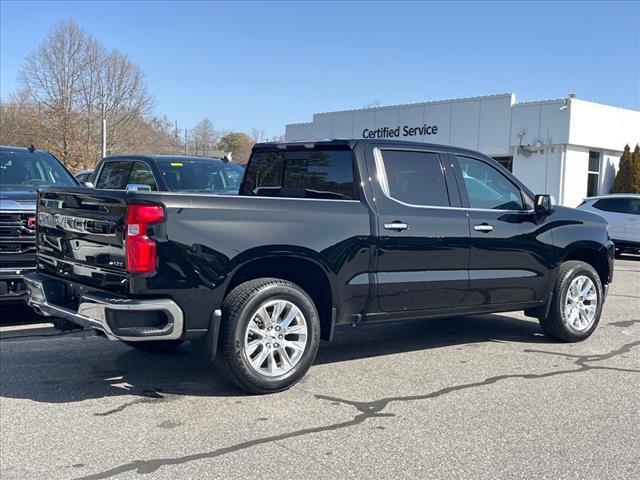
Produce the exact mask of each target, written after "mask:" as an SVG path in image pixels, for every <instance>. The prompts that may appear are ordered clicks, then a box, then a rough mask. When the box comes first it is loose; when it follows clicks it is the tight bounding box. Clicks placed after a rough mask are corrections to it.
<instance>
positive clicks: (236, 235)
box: [28, 140, 614, 393]
mask: <svg viewBox="0 0 640 480" xmlns="http://www.w3.org/2000/svg"><path fill="white" fill-rule="evenodd" d="M37 237H38V272H37V273H34V274H30V275H29V276H28V284H29V289H30V295H31V297H30V304H31V305H32V306H33V307H34V308H35V309H37V310H38V311H39V312H42V313H45V314H50V315H57V316H63V317H65V318H67V319H69V320H71V321H73V322H76V323H78V324H84V325H90V326H91V327H93V328H95V329H96V330H98V331H99V332H102V333H104V334H105V335H106V336H107V337H109V338H111V339H120V340H123V341H125V342H127V343H129V344H130V345H132V346H135V347H138V348H143V349H153V350H167V349H171V348H174V347H175V346H177V345H179V344H180V343H181V342H183V341H185V340H192V341H194V345H195V347H196V349H198V350H202V351H204V352H206V353H207V354H208V355H209V356H210V357H211V358H212V359H215V361H216V363H217V364H218V366H219V367H221V369H222V371H224V372H225V373H226V374H227V375H228V376H229V378H230V379H231V380H233V381H234V382H235V383H237V384H238V385H240V386H241V387H242V388H244V389H246V390H248V391H251V392H260V393H265V392H273V391H278V390H283V389H285V388H288V387H289V386H291V385H292V384H294V383H295V382H296V381H298V380H299V379H300V378H301V377H302V376H303V375H304V374H305V372H306V371H307V369H308V368H309V366H310V365H311V363H312V362H313V359H314V357H315V355H316V351H317V348H318V343H319V340H320V338H324V339H326V340H330V339H331V338H332V335H333V331H334V327H335V325H338V324H349V323H353V324H358V325H364V324H368V323H374V322H381V321H390V320H404V319H416V318H418V319H423V318H429V317H447V316H458V315H469V314H477V313H489V312H505V311H514V310H524V311H525V312H526V313H527V314H528V315H530V316H534V317H537V318H539V319H540V324H541V326H542V330H543V331H544V332H545V333H546V334H547V335H549V336H550V337H552V338H555V339H558V340H561V341H569V342H573V341H580V340H584V339H585V338H587V337H588V336H589V335H591V333H593V331H594V330H595V328H596V325H597V324H598V321H599V319H600V314H601V311H602V306H603V304H604V301H605V293H606V288H607V286H608V285H609V283H610V282H611V279H612V275H613V256H614V247H613V243H612V242H611V241H610V239H609V237H608V234H607V229H606V224H605V222H604V220H603V219H602V218H601V217H599V216H598V215H595V214H592V213H589V212H584V211H580V210H575V209H572V208H566V207H560V206H555V205H552V203H551V199H550V197H549V196H548V195H538V196H534V195H533V194H532V193H531V192H530V191H529V189H527V188H526V187H525V186H524V185H523V184H522V183H521V182H519V181H518V180H517V179H516V178H515V177H513V175H511V174H510V173H509V172H508V171H507V170H505V169H504V168H503V167H501V166H500V165H499V164H498V163H497V162H495V161H494V160H492V159H491V158H489V157H487V156H485V155H482V154H480V153H478V152H474V151H471V150H464V149H459V148H453V147H447V146H441V145H429V144H419V143H406V142H394V141H384V140H334V141H319V142H298V143H264V144H258V145H256V146H255V147H254V149H253V153H252V156H251V159H250V161H249V164H248V167H247V169H246V171H245V175H244V178H243V181H242V185H241V187H240V195H238V196H228V197H223V196H215V195H205V194H195V193H166V192H144V191H117V190H112V191H107V190H95V191H91V190H87V189H81V188H48V189H44V190H42V191H41V192H40V197H39V202H38V234H37ZM390 368H391V367H390Z"/></svg>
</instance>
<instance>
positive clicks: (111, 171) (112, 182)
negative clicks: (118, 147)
mask: <svg viewBox="0 0 640 480" xmlns="http://www.w3.org/2000/svg"><path fill="white" fill-rule="evenodd" d="M132 164H133V162H130V161H124V160H121V161H119V160H115V161H109V162H105V164H104V165H103V166H102V169H101V170H100V176H99V177H98V179H97V180H96V184H95V188H98V189H105V190H125V189H126V188H127V183H129V172H130V171H131V167H132Z"/></svg>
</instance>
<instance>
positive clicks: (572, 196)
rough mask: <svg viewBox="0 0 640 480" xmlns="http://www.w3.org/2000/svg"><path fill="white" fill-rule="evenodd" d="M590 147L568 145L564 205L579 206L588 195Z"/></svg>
mask: <svg viewBox="0 0 640 480" xmlns="http://www.w3.org/2000/svg"><path fill="white" fill-rule="evenodd" d="M588 166H589V149H588V148H585V147H577V146H574V145H569V146H567V151H566V153H565V166H564V168H565V172H566V173H565V177H564V191H563V197H562V201H561V203H562V205H566V206H567V207H577V206H578V205H580V203H581V202H582V200H584V199H585V197H586V196H587V177H588V170H587V169H588Z"/></svg>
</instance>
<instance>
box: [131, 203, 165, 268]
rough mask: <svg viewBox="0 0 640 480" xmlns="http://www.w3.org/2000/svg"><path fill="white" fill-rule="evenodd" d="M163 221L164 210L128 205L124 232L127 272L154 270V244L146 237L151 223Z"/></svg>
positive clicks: (159, 207)
mask: <svg viewBox="0 0 640 480" xmlns="http://www.w3.org/2000/svg"><path fill="white" fill-rule="evenodd" d="M163 220H164V209H163V208H162V207H161V206H159V205H129V206H128V207H127V223H126V230H125V239H124V243H125V254H126V260H127V271H128V272H132V273H153V272H154V271H155V269H156V259H157V254H156V242H154V241H153V240H151V239H150V238H149V237H148V236H147V229H148V227H149V225H151V224H153V223H158V222H162V221H163Z"/></svg>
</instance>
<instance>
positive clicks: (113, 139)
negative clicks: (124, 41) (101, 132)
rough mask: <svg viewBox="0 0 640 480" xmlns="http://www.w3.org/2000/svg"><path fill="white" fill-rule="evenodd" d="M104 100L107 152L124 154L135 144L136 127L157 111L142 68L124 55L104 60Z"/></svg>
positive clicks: (101, 78)
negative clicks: (132, 142) (133, 127)
mask: <svg viewBox="0 0 640 480" xmlns="http://www.w3.org/2000/svg"><path fill="white" fill-rule="evenodd" d="M99 88H100V99H101V101H102V99H104V102H105V110H106V118H107V139H108V141H107V150H108V151H109V152H110V153H116V152H120V151H124V150H126V149H127V148H128V147H129V145H128V144H129V143H130V142H131V141H135V138H134V137H132V135H134V134H135V132H134V131H132V130H131V127H132V125H133V124H134V123H135V121H137V119H139V118H140V117H145V116H146V115H148V114H149V113H150V112H151V110H152V109H153V100H152V98H151V95H150V94H149V91H148V89H147V86H146V83H145V81H144V75H143V74H142V70H141V69H140V67H139V66H138V65H136V64H134V63H133V62H131V60H129V58H128V57H127V56H126V55H124V54H122V53H120V52H111V53H109V54H107V56H106V57H105V59H104V63H103V68H102V71H101V76H100V87H99Z"/></svg>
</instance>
